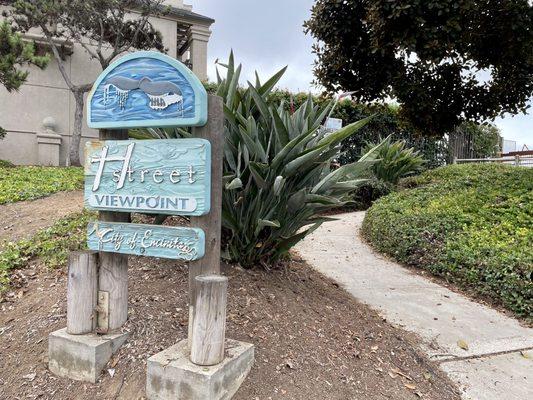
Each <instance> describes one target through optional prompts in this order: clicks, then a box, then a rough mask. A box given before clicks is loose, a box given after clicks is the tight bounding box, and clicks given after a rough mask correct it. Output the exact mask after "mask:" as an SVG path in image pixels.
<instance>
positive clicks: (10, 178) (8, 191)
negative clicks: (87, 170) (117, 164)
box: [0, 165, 83, 204]
mask: <svg viewBox="0 0 533 400" xmlns="http://www.w3.org/2000/svg"><path fill="white" fill-rule="evenodd" d="M82 186H83V169H82V168H80V167H31V166H30V167H9V166H2V165H0V204H6V203H14V202H16V201H22V200H33V199H37V198H40V197H44V196H48V195H50V194H52V193H56V192H60V191H65V190H75V189H80V188H81V187H82Z"/></svg>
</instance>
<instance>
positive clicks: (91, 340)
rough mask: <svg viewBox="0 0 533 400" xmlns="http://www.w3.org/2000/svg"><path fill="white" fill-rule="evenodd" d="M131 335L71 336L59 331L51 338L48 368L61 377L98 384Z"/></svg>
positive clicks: (64, 331)
mask: <svg viewBox="0 0 533 400" xmlns="http://www.w3.org/2000/svg"><path fill="white" fill-rule="evenodd" d="M128 336H129V333H115V334H108V335H96V334H93V333H90V334H86V335H69V334H68V333H67V329H66V328H63V329H59V330H58V331H55V332H52V333H51V334H50V335H49V336H48V368H49V369H50V371H51V372H52V373H54V374H56V375H58V376H62V377H65V378H70V379H74V380H77V381H86V382H92V383H95V382H96V381H97V380H98V377H99V376H100V373H101V372H102V370H103V369H104V367H105V366H106V364H107V362H108V361H109V359H110V358H111V356H112V355H113V354H114V353H115V352H116V351H117V350H118V349H119V348H120V346H122V345H123V344H124V342H125V341H126V340H127V338H128Z"/></svg>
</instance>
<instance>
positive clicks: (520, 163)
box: [453, 155, 533, 168]
mask: <svg viewBox="0 0 533 400" xmlns="http://www.w3.org/2000/svg"><path fill="white" fill-rule="evenodd" d="M490 162H494V163H503V164H509V165H514V166H517V167H532V168H533V156H530V155H520V156H519V155H515V156H508V157H497V158H454V159H453V163H454V164H466V163H490Z"/></svg>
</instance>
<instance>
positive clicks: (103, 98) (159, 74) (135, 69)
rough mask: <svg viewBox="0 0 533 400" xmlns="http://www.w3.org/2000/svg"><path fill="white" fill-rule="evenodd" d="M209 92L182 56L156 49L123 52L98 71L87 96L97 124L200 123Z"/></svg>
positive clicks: (108, 126)
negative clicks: (129, 52)
mask: <svg viewBox="0 0 533 400" xmlns="http://www.w3.org/2000/svg"><path fill="white" fill-rule="evenodd" d="M206 122H207V93H206V91H205V88H204V87H203V85H202V83H201V82H200V80H199V79H198V78H197V77H196V75H194V74H193V73H192V71H191V70H189V69H188V68H187V67H186V66H185V65H184V64H182V63H181V62H179V61H177V60H175V59H173V58H171V57H169V56H166V55H164V54H161V53H157V52H153V51H140V52H136V53H133V54H129V55H127V56H124V57H121V58H120V59H118V60H117V61H115V62H113V63H112V64H111V65H110V66H109V67H108V68H106V69H105V71H103V72H102V74H100V76H99V77H98V79H97V80H96V82H95V83H94V85H93V88H92V90H91V92H90V93H89V98H88V102H87V124H88V125H89V127H90V128H97V129H127V128H140V127H176V126H202V125H205V123H206Z"/></svg>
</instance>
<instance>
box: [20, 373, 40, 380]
mask: <svg viewBox="0 0 533 400" xmlns="http://www.w3.org/2000/svg"><path fill="white" fill-rule="evenodd" d="M36 376H37V373H36V372H33V373H31V374H27V375H23V376H22V377H23V378H24V379H27V380H29V381H30V382H31V381H33V380H34V379H35V377H36Z"/></svg>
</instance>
